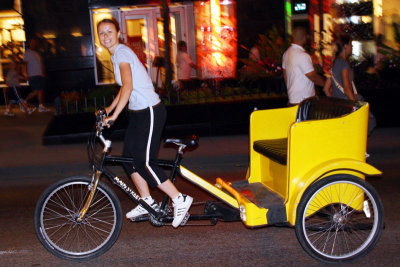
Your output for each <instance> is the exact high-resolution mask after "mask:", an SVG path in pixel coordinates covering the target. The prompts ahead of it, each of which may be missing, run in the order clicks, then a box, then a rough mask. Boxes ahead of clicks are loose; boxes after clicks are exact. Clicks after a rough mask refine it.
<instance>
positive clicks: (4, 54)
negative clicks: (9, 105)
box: [0, 11, 25, 85]
mask: <svg viewBox="0 0 400 267" xmlns="http://www.w3.org/2000/svg"><path fill="white" fill-rule="evenodd" d="M13 13H15V12H12V11H11V12H5V13H4V14H0V84H3V85H4V83H5V76H6V74H7V67H8V65H9V64H8V63H10V62H11V61H14V62H15V63H17V71H19V72H20V73H21V68H22V65H23V58H24V42H25V32H24V30H23V25H24V21H23V19H22V17H21V16H19V15H18V16H15V15H14V16H13V15H12V14H13Z"/></svg>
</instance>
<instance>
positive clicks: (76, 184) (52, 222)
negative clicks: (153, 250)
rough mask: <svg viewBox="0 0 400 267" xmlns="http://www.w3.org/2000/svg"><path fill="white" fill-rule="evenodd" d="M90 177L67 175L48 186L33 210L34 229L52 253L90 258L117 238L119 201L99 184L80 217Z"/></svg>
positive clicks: (65, 257)
mask: <svg viewBox="0 0 400 267" xmlns="http://www.w3.org/2000/svg"><path fill="white" fill-rule="evenodd" d="M90 181H91V179H90V178H89V177H80V176H77V177H69V178H66V179H63V180H61V181H59V182H57V183H55V184H53V185H51V186H50V187H49V188H47V189H46V190H45V191H44V193H43V194H42V196H41V197H40V198H39V200H38V202H37V205H36V209H35V217H34V220H35V231H36V235H37V237H38V239H39V241H40V242H41V243H42V245H43V246H44V247H45V248H46V249H47V250H48V251H50V252H51V253H53V254H54V255H56V256H57V257H59V258H63V259H68V260H76V261H81V260H89V259H92V258H95V257H97V256H99V255H101V254H103V253H104V252H106V251H107V250H108V249H110V248H111V247H112V245H113V244H114V243H115V241H116V240H117V238H118V236H119V234H120V232H121V227H122V210H121V204H120V202H119V200H118V198H117V196H116V195H115V193H114V192H113V191H112V190H111V189H110V188H109V187H108V186H107V185H106V184H104V183H99V184H98V187H97V191H96V193H95V195H94V198H93V201H92V204H91V205H90V207H89V209H88V211H87V213H86V214H85V216H84V218H83V220H82V221H81V222H78V220H77V218H78V216H79V211H80V210H81V208H82V207H83V206H84V204H85V202H86V199H87V197H88V195H89V193H90V190H89V188H88V185H89V184H90Z"/></svg>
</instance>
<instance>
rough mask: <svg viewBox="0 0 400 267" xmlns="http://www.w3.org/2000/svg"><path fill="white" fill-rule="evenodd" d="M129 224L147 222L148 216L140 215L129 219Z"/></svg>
mask: <svg viewBox="0 0 400 267" xmlns="http://www.w3.org/2000/svg"><path fill="white" fill-rule="evenodd" d="M129 220H130V221H131V222H143V221H148V220H149V215H148V214H146V215H142V216H138V217H133V218H130V219H129Z"/></svg>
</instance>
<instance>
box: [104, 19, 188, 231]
mask: <svg viewBox="0 0 400 267" xmlns="http://www.w3.org/2000/svg"><path fill="white" fill-rule="evenodd" d="M97 32H98V35H99V39H100V43H101V45H102V46H104V47H105V48H107V49H108V51H109V52H110V54H111V60H112V63H113V67H114V76H115V81H116V82H117V83H118V84H119V85H120V86H121V88H120V90H119V92H118V94H117V96H116V97H115V98H114V100H113V102H112V103H111V105H110V106H108V107H106V108H105V111H106V113H107V117H106V118H105V119H104V123H105V124H106V125H108V123H109V122H110V121H115V120H117V118H118V116H119V115H120V114H121V112H122V111H123V110H124V108H125V106H126V105H128V115H129V124H128V128H127V130H126V133H125V139H124V148H123V155H124V156H126V157H131V158H133V163H132V164H125V165H124V167H125V170H126V171H127V173H128V174H129V176H130V177H131V179H132V181H133V183H134V184H135V186H136V188H137V190H138V193H139V195H140V196H141V198H142V199H143V200H144V201H145V202H146V203H147V204H149V205H150V206H151V207H153V208H154V209H158V205H157V203H156V202H155V200H154V199H153V198H152V197H151V195H150V190H149V186H150V187H158V188H159V189H161V190H162V191H163V192H165V193H166V194H167V195H168V196H169V197H170V198H171V199H172V202H173V206H174V219H173V222H172V226H173V227H174V228H176V227H178V226H179V225H180V224H181V222H182V221H183V219H184V218H185V216H186V213H187V212H188V210H189V208H190V206H191V204H192V201H193V198H192V197H190V196H188V195H184V194H182V193H180V192H179V191H178V190H177V188H176V187H175V185H174V184H173V183H172V182H171V180H169V179H168V178H167V176H166V175H165V173H164V172H163V170H162V169H161V168H160V167H159V166H158V165H157V158H156V157H157V153H158V149H159V146H160V139H161V133H162V130H163V128H164V124H165V121H166V109H165V106H164V105H163V103H162V102H161V100H160V98H159V96H158V95H157V93H156V92H155V90H154V86H153V83H152V81H151V78H150V77H149V75H148V74H147V71H146V69H145V67H144V66H143V64H142V63H141V62H140V60H139V59H138V57H137V56H136V54H135V53H134V52H133V51H132V50H131V49H130V48H129V47H128V46H126V45H124V44H122V43H120V41H119V37H120V31H119V25H118V23H117V22H116V21H115V20H114V19H104V20H102V21H100V22H99V23H98V24H97ZM108 127H110V125H108ZM146 214H148V211H147V210H145V209H144V208H143V207H142V206H140V205H138V206H137V207H136V208H134V209H132V210H131V211H130V212H128V213H127V214H126V217H127V218H128V219H132V218H135V217H138V216H143V215H146Z"/></svg>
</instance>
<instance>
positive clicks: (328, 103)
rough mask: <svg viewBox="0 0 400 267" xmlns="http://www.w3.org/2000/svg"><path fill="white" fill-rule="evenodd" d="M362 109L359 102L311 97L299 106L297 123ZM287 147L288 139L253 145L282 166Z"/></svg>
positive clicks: (264, 141)
mask: <svg viewBox="0 0 400 267" xmlns="http://www.w3.org/2000/svg"><path fill="white" fill-rule="evenodd" d="M360 107H361V104H360V103H359V102H357V101H352V100H347V99H339V98H332V97H330V98H327V97H324V98H319V97H311V98H307V99H305V100H304V101H302V102H301V103H300V104H299V107H298V109H297V115H296V122H301V121H309V120H322V119H331V118H337V117H341V116H343V115H346V114H350V113H352V112H354V111H356V110H357V109H359V108H360ZM287 147H288V139H287V138H280V139H267V140H257V141H255V142H254V143H253V149H254V150H255V151H256V152H258V153H260V154H262V155H264V156H265V157H268V158H270V159H271V160H273V161H275V162H278V163H280V164H282V165H286V164H287V150H288V149H287Z"/></svg>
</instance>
